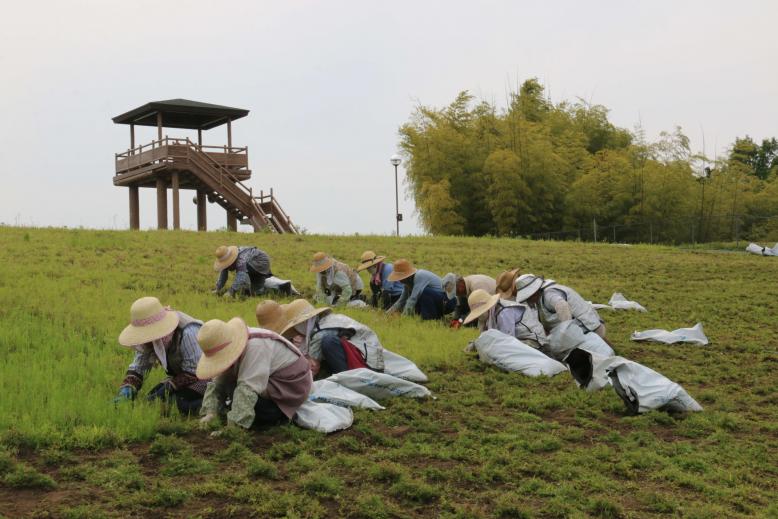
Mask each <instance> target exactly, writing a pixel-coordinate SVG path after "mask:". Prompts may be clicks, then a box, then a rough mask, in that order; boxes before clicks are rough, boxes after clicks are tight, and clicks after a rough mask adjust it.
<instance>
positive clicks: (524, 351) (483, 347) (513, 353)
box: [474, 328, 567, 377]
mask: <svg viewBox="0 0 778 519" xmlns="http://www.w3.org/2000/svg"><path fill="white" fill-rule="evenodd" d="M474 344H475V348H476V350H478V358H480V359H481V361H482V362H485V363H487V364H492V365H494V366H496V367H498V368H500V369H502V370H504V371H518V372H520V373H523V374H524V375H527V376H530V377H539V376H540V375H546V376H548V377H553V376H554V375H557V374H559V373H561V372H563V371H567V368H566V367H565V365H564V364H562V363H561V362H559V361H556V360H554V359H552V358H551V357H549V356H547V355H545V354H544V353H541V352H540V351H538V350H536V349H535V348H533V347H531V346H527V345H526V344H524V343H523V342H521V341H520V340H518V339H517V338H516V337H513V336H512V335H507V334H505V333H502V332H501V331H499V330H496V329H494V328H493V329H491V330H487V331H485V332H483V333H482V334H481V335H480V336H479V337H478V338H477V339H476V340H475V343H474Z"/></svg>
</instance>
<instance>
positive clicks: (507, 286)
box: [497, 269, 521, 299]
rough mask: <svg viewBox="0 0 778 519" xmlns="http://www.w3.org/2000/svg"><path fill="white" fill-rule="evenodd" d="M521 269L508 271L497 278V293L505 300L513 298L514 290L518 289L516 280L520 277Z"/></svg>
mask: <svg viewBox="0 0 778 519" xmlns="http://www.w3.org/2000/svg"><path fill="white" fill-rule="evenodd" d="M520 272H521V271H520V270H519V269H513V270H506V271H504V272H503V273H501V274H500V275H499V276H497V293H498V294H500V297H501V298H503V299H511V298H512V297H513V289H514V288H515V287H516V278H518V277H519V273H520Z"/></svg>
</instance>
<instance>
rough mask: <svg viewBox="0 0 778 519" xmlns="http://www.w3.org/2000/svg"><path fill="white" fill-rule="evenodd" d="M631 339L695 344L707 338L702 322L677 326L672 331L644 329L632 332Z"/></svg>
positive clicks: (701, 342) (706, 340)
mask: <svg viewBox="0 0 778 519" xmlns="http://www.w3.org/2000/svg"><path fill="white" fill-rule="evenodd" d="M631 338H632V340H633V341H653V342H663V343H665V344H673V343H676V342H691V343H695V344H701V345H703V346H704V345H706V344H708V338H707V337H706V336H705V332H703V331H702V323H697V324H695V325H694V326H693V327H691V328H678V329H677V330H673V331H672V332H668V331H667V330H646V331H643V332H637V331H636V332H633V333H632V337H631Z"/></svg>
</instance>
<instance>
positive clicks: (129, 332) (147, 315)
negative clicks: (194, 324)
mask: <svg viewBox="0 0 778 519" xmlns="http://www.w3.org/2000/svg"><path fill="white" fill-rule="evenodd" d="M176 326H178V312H175V311H173V310H171V309H170V308H165V307H163V306H162V303H160V302H159V299H157V298H156V297H141V298H140V299H138V300H137V301H135V302H134V303H132V306H131V307H130V324H129V325H128V326H127V327H126V328H125V329H124V330H122V333H121V334H119V344H121V345H122V346H137V345H139V344H146V343H147V342H151V341H155V340H157V339H161V338H162V337H164V336H165V335H167V334H169V333H170V332H172V331H173V330H175V329H176Z"/></svg>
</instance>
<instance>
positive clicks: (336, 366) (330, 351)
mask: <svg viewBox="0 0 778 519" xmlns="http://www.w3.org/2000/svg"><path fill="white" fill-rule="evenodd" d="M321 354H322V357H323V358H324V361H325V362H326V363H327V368H329V371H330V373H332V374H333V375H334V374H335V373H340V372H341V371H346V370H347V369H348V362H346V352H345V351H343V345H342V344H341V343H340V337H338V335H337V334H335V333H327V334H326V335H325V336H324V337H323V338H322V340H321Z"/></svg>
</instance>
